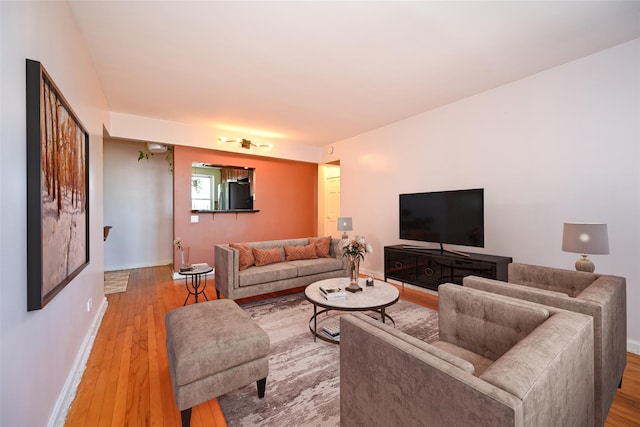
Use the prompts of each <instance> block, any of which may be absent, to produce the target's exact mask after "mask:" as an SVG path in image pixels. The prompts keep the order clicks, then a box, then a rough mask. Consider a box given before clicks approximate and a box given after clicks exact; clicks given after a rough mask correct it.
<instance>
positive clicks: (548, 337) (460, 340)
mask: <svg viewBox="0 0 640 427" xmlns="http://www.w3.org/2000/svg"><path fill="white" fill-rule="evenodd" d="M438 294H439V310H438V316H439V319H438V320H439V330H440V335H439V341H437V342H435V343H433V344H427V343H425V342H423V341H420V340H418V339H416V338H413V337H411V336H409V335H407V334H404V333H402V332H400V331H398V330H396V329H394V328H392V327H390V326H389V325H386V324H383V323H381V322H379V321H375V320H373V319H371V318H369V317H367V316H365V315H363V314H361V313H354V314H347V315H344V316H342V317H341V319H340V335H341V338H340V425H341V426H343V427H350V426H364V425H376V426H403V427H404V426H424V425H432V426H445V427H446V426H467V425H469V426H470V425H473V426H491V427H493V426H527V427H529V426H531V427H533V426H563V427H566V426H575V427H584V426H592V425H593V420H594V418H593V410H594V406H593V405H594V402H593V319H592V318H591V317H589V316H585V315H582V314H578V313H572V312H567V311H564V310H557V309H554V308H547V307H542V306H540V305H537V304H533V303H528V302H524V301H520V300H516V299H512V298H507V297H503V296H500V295H495V294H491V293H488V292H483V291H479V290H475V289H470V288H464V287H461V286H458V285H452V284H444V285H441V286H440V287H439V289H438Z"/></svg>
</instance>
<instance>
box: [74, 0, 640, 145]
mask: <svg viewBox="0 0 640 427" xmlns="http://www.w3.org/2000/svg"><path fill="white" fill-rule="evenodd" d="M71 9H72V11H73V13H74V15H75V17H76V20H77V22H78V26H79V28H80V31H81V33H82V37H83V38H84V41H85V43H86V45H87V48H88V50H89V53H90V55H91V57H92V60H93V62H94V66H95V68H96V70H97V73H98V77H99V79H100V82H101V84H102V88H103V90H104V93H105V95H106V97H107V100H108V102H109V105H110V108H111V110H112V111H114V112H120V113H128V114H133V115H139V116H145V117H153V118H158V119H164V120H171V121H177V122H183V123H189V124H196V125H203V124H206V125H210V126H214V127H216V128H218V129H219V130H220V136H222V135H223V134H226V135H227V136H231V137H238V136H240V137H245V138H247V139H252V138H262V139H264V138H265V137H267V138H271V139H273V140H274V141H277V140H284V141H288V142H295V143H303V144H309V145H324V144H329V143H332V142H335V141H339V140H342V139H345V138H348V137H351V136H354V135H357V134H360V133H363V132H366V131H368V130H371V129H375V128H378V127H380V126H384V125H387V124H389V123H392V122H395V121H397V120H401V119H403V118H406V117H410V116H413V115H416V114H418V113H421V112H424V111H427V110H429V109H432V108H436V107H438V106H441V105H444V104H447V103H450V102H452V101H456V100H458V99H462V98H465V97H468V96H470V95H473V94H476V93H479V92H482V91H485V90H488V89H491V88H494V87H497V86H500V85H503V84H506V83H509V82H512V81H515V80H518V79H521V78H523V77H526V76H529V75H531V74H534V73H536V72H539V71H542V70H545V69H548V68H550V67H554V66H557V65H560V64H563V63H566V62H568V61H572V60H574V59H577V58H580V57H582V56H585V55H589V54H591V53H594V52H597V51H599V50H602V49H606V48H608V47H611V46H614V45H617V44H620V43H623V42H626V41H629V40H632V39H635V38H638V37H640V1H622V2H616V1H588V2H583V1H548V2H542V1H499V2H486V1H467V2H458V1H441V2H435V1H414V2H401V1H382V2H380V1H376V2H374V1H348V2H340V1H304V2H303V1H299V2H271V1H259V2H240V1H232V2H212V1H199V2H187V1H159V2H155V1H128V2H127V1H125V2H114V1H104V2H94V1H72V2H71ZM234 128H235V130H234Z"/></svg>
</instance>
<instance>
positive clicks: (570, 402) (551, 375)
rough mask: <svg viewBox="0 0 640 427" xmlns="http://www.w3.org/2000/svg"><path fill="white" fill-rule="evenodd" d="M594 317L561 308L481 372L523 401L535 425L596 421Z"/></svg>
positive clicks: (530, 422) (529, 420)
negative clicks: (562, 310) (594, 398)
mask: <svg viewBox="0 0 640 427" xmlns="http://www.w3.org/2000/svg"><path fill="white" fill-rule="evenodd" d="M592 323H593V319H592V318H591V317H589V316H585V315H582V314H578V313H571V312H559V313H557V314H554V315H552V316H551V317H550V318H549V319H548V320H547V321H545V322H544V323H543V324H541V325H540V326H539V327H537V328H536V329H535V330H534V331H533V332H532V333H531V334H529V335H528V336H527V337H526V338H524V339H523V340H521V341H520V342H518V344H516V345H515V346H514V347H512V348H511V349H510V350H509V351H507V352H506V353H505V354H504V355H503V356H502V357H501V358H500V359H498V360H497V361H496V362H494V363H493V364H492V365H491V366H489V367H488V368H487V369H486V370H485V371H484V372H483V373H482V375H480V379H482V380H484V381H487V382H489V383H491V384H493V385H495V386H497V387H499V388H501V389H503V390H505V391H507V392H509V393H511V394H513V395H514V396H516V397H518V398H519V399H521V400H522V402H523V408H524V424H525V425H529V426H551V425H557V426H573V427H580V426H591V425H593V423H594V400H593V394H594V375H593V373H594V370H593V369H594V368H593V350H592V349H593V325H592Z"/></svg>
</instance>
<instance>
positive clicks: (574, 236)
mask: <svg viewBox="0 0 640 427" xmlns="http://www.w3.org/2000/svg"><path fill="white" fill-rule="evenodd" d="M562 250H563V251H565V252H574V253H578V254H582V258H580V259H579V260H578V261H576V270H578V271H586V272H589V273H593V272H594V271H595V269H596V267H595V265H594V264H593V262H591V260H589V259H587V254H591V255H605V254H608V253H609V237H608V235H607V224H599V223H588V222H565V223H564V228H563V232H562Z"/></svg>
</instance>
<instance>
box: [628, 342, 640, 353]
mask: <svg viewBox="0 0 640 427" xmlns="http://www.w3.org/2000/svg"><path fill="white" fill-rule="evenodd" d="M627 351H628V352H629V353H633V354H638V355H640V341H635V340H632V339H630V338H628V339H627Z"/></svg>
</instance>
